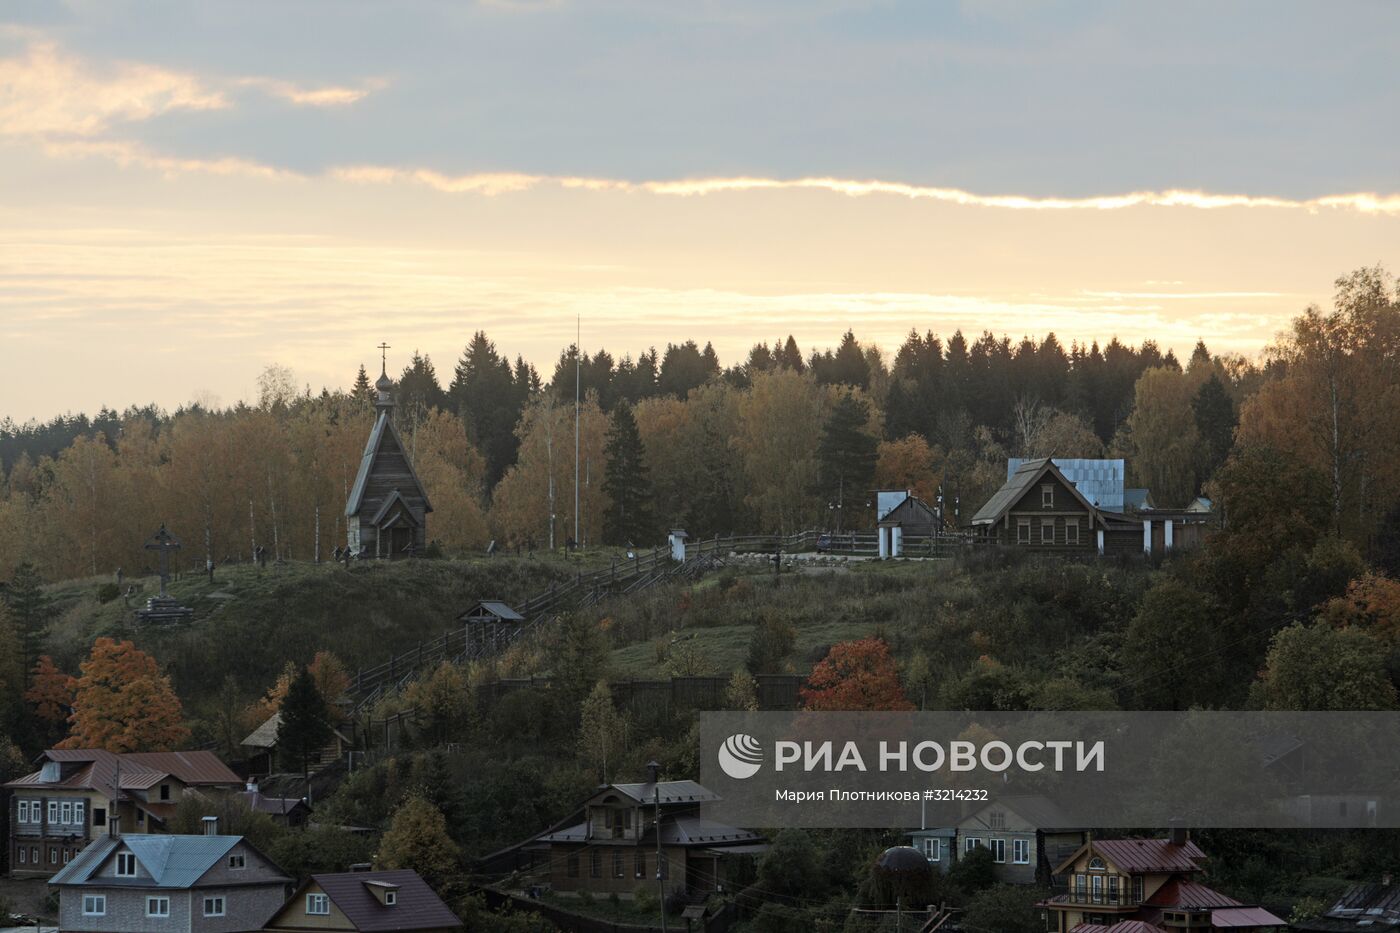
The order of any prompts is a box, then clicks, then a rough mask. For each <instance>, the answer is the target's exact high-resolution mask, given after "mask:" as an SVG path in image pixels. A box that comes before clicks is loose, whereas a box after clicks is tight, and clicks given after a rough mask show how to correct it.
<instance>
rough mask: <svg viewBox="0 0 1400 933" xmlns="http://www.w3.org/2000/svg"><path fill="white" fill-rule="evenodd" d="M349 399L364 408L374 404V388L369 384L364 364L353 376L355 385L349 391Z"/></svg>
mask: <svg viewBox="0 0 1400 933" xmlns="http://www.w3.org/2000/svg"><path fill="white" fill-rule="evenodd" d="M350 398H351V399H353V400H354V401H355V402H356V403H357V404H360V405H363V406H364V407H365V408H369V407H370V406H372V405H373V404H374V387H373V386H371V385H370V384H369V373H367V372H365V364H364V363H361V364H360V371H359V373H358V374H357V375H356V376H355V385H354V387H353V388H351V389H350Z"/></svg>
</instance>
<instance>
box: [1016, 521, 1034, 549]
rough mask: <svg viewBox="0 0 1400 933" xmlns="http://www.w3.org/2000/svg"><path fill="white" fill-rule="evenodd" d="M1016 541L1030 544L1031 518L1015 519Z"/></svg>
mask: <svg viewBox="0 0 1400 933" xmlns="http://www.w3.org/2000/svg"><path fill="white" fill-rule="evenodd" d="M1016 543H1017V544H1030V543H1031V520H1030V519H1029V518H1021V519H1017V521H1016Z"/></svg>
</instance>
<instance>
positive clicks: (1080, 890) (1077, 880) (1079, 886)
mask: <svg viewBox="0 0 1400 933" xmlns="http://www.w3.org/2000/svg"><path fill="white" fill-rule="evenodd" d="M1088 890H1089V880H1088V876H1087V875H1075V876H1074V893H1075V896H1076V898H1077V899H1078V900H1081V901H1082V900H1084V896H1085V894H1086V893H1087V892H1088Z"/></svg>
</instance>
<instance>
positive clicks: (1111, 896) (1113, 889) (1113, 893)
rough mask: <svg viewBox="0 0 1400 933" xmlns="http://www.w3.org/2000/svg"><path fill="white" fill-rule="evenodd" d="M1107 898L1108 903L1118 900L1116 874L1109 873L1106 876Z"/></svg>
mask: <svg viewBox="0 0 1400 933" xmlns="http://www.w3.org/2000/svg"><path fill="white" fill-rule="evenodd" d="M1108 900H1109V903H1117V902H1118V876H1117V875H1109V876H1108Z"/></svg>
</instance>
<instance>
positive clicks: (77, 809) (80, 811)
mask: <svg viewBox="0 0 1400 933" xmlns="http://www.w3.org/2000/svg"><path fill="white" fill-rule="evenodd" d="M73 822H74V823H77V824H78V825H80V826H81V825H83V824H85V823H87V804H86V803H84V802H83V801H81V800H79V801H77V802H75V803H74V804H73Z"/></svg>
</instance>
